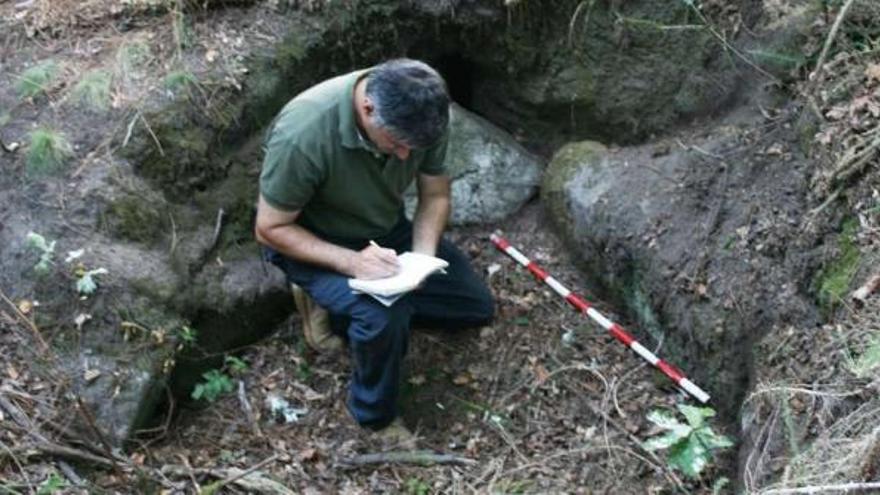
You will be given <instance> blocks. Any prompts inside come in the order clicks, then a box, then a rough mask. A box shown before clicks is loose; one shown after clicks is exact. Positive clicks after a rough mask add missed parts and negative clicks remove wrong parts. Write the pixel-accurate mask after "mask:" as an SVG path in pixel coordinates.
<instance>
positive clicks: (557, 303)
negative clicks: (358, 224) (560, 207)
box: [0, 203, 731, 493]
mask: <svg viewBox="0 0 880 495" xmlns="http://www.w3.org/2000/svg"><path fill="white" fill-rule="evenodd" d="M543 215H544V213H543V211H542V209H541V206H540V205H539V204H537V203H532V204H530V205H528V206H527V207H526V208H525V209H524V210H523V211H522V212H521V213H520V214H519V215H517V216H516V218H514V219H512V220H511V221H510V222H507V223H505V225H504V226H503V228H504V231H503V232H504V235H505V236H506V237H507V238H508V240H509V241H510V242H511V243H512V244H513V245H514V246H517V247H518V248H519V249H520V250H521V251H522V252H523V253H526V255H527V256H529V257H531V259H533V260H534V261H535V262H537V263H538V264H540V265H541V266H542V267H544V268H545V269H546V270H547V271H548V272H549V273H551V274H552V275H553V276H554V277H556V278H557V279H558V280H559V281H560V282H562V283H563V284H564V285H566V286H568V287H570V288H571V289H573V290H575V291H576V292H579V293H581V295H583V296H584V297H585V298H587V299H588V300H590V301H591V302H594V303H597V304H598V306H597V307H599V308H600V311H602V312H603V314H605V315H606V316H607V317H609V318H611V319H616V317H615V313H614V309H613V308H608V307H603V306H602V304H601V303H599V302H598V301H595V300H593V298H592V297H591V295H590V294H588V293H583V292H581V288H582V287H584V286H585V281H584V280H583V279H582V276H581V275H579V274H578V271H577V269H576V267H575V266H574V264H573V262H572V260H571V258H570V257H569V256H568V255H567V254H566V253H565V249H564V247H563V246H562V245H561V243H560V241H559V240H558V239H557V238H556V237H555V236H554V234H553V233H552V232H550V231H549V230H548V229H547V225H548V222H546V219H544V218H543ZM495 227H501V226H486V227H479V228H476V227H471V228H463V229H455V230H453V231H452V232H451V233H450V234H449V235H450V238H451V239H452V240H453V241H454V242H456V244H458V245H459V246H461V247H463V248H464V249H465V251H466V252H467V253H469V254H470V255H471V256H472V257H473V260H474V264H475V267H476V268H477V269H479V270H480V271H481V272H482V273H484V274H486V277H487V279H488V282H489V284H490V287H491V289H492V291H493V293H494V294H495V296H496V298H497V302H498V308H497V309H498V316H497V319H496V321H495V322H494V323H493V324H492V325H491V326H488V327H484V328H482V329H474V330H469V331H460V332H456V333H452V334H449V333H443V332H438V331H421V330H418V329H417V330H415V332H414V337H413V339H412V341H411V348H410V351H409V354H408V356H407V359H406V362H405V365H404V367H405V369H406V370H407V373H406V377H407V378H406V380H407V381H406V384H405V385H404V391H403V397H402V399H401V407H402V409H403V417H404V421H405V423H406V424H407V425H408V426H409V427H410V428H411V429H412V430H413V431H414V432H415V433H416V434H417V436H418V437H419V447H420V448H423V449H427V450H430V451H431V452H437V453H445V454H448V455H449V456H452V457H455V458H457V459H455V460H458V461H461V462H463V463H465V464H461V465H445V464H443V465H435V466H428V467H425V466H419V465H395V464H394V463H387V462H386V463H381V464H379V465H365V466H358V465H356V463H357V462H359V459H360V461H362V460H363V458H362V457H359V456H362V455H364V454H369V453H378V452H382V450H381V447H382V445H381V444H380V443H378V442H377V440H376V439H375V438H374V437H373V436H372V435H371V434H370V433H368V432H366V431H364V430H362V429H361V428H359V427H358V426H357V425H356V424H355V423H354V422H353V421H352V419H351V418H350V416H349V414H348V412H347V410H346V409H345V406H344V399H345V395H346V390H347V383H348V377H349V373H350V371H351V370H350V365H349V361H348V359H347V358H344V357H342V356H335V357H334V356H321V355H315V354H313V353H311V352H309V351H308V350H306V348H305V346H304V345H303V343H302V339H301V331H300V323H299V320H298V316H297V315H293V316H292V317H291V319H290V321H289V322H287V323H285V324H284V325H283V327H282V328H279V329H278V332H277V333H275V334H274V336H272V337H271V338H269V339H268V340H266V341H264V342H261V343H259V344H257V345H254V346H250V347H248V348H245V349H242V350H241V353H240V354H239V356H240V358H241V359H242V360H243V361H244V362H245V363H247V365H246V368H245V369H243V370H239V371H237V372H235V373H233V377H234V381H235V390H234V391H233V392H232V393H229V394H225V395H223V396H221V397H220V398H219V399H218V400H216V401H215V402H212V403H210V404H208V405H206V406H205V407H204V408H203V409H195V410H192V409H191V410H183V411H175V414H173V416H169V417H167V418H166V419H165V420H163V424H162V425H160V427H159V428H158V429H157V430H156V431H153V432H152V433H151V434H149V435H144V436H142V437H141V440H139V442H138V443H137V446H136V447H135V448H134V449H132V450H131V452H129V453H127V454H126V457H125V460H124V461H121V465H120V467H119V469H118V470H114V469H109V470H105V471H103V472H96V473H95V472H90V471H88V472H89V474H88V476H87V477H88V478H89V479H90V481H91V484H90V487H91V488H90V489H89V490H85V489H82V491H83V492H85V491H89V492H90V493H95V492H97V493H101V492H119V493H127V492H128V490H129V489H130V488H127V487H133V486H135V485H137V484H138V483H140V484H141V485H139V486H140V488H137V489H133V488H132V490H133V491H132V492H140V491H141V490H148V489H149V488H148V487H152V488H153V489H164V490H169V491H168V492H167V493H190V492H197V491H199V490H200V489H201V490H203V489H205V488H206V487H209V486H210V485H211V483H215V482H217V481H218V480H224V479H227V478H234V477H235V475H236V473H239V471H235V469H240V470H248V469H252V468H256V469H255V471H253V473H252V474H250V475H249V476H242V477H240V478H238V479H237V480H234V479H233V480H228V481H227V482H226V486H227V488H226V489H228V490H229V491H230V492H231V493H237V492H244V491H248V490H249V488H248V487H250V489H254V486H255V485H251V484H249V483H256V481H254V479H255V478H256V477H257V476H256V475H259V477H260V479H264V478H265V477H267V476H271V478H270V479H274V480H277V481H279V482H281V483H282V484H283V485H285V486H287V487H289V488H290V489H292V490H293V491H294V492H304V493H326V492H341V493H363V492H368V491H369V492H376V491H379V492H386V491H399V492H406V493H433V492H452V493H468V492H474V491H478V492H505V493H509V492H572V493H575V492H585V493H588V492H596V491H600V492H607V493H663V492H671V491H676V490H677V485H679V486H680V487H681V488H683V489H688V490H696V491H698V492H699V491H704V490H708V487H707V486H706V485H702V484H701V483H699V482H693V481H687V480H684V479H682V477H681V475H680V474H676V473H674V472H673V471H671V470H670V469H669V468H668V467H667V466H666V463H665V461H663V460H662V459H661V458H660V457H657V456H656V455H655V454H653V453H650V452H648V451H645V450H644V449H643V448H642V447H641V443H640V442H641V441H643V440H644V439H646V438H648V437H650V436H651V435H653V434H656V433H659V432H660V430H659V429H657V428H656V426H654V425H652V424H651V423H650V422H648V421H647V420H646V419H645V413H646V412H647V411H650V410H653V409H669V408H671V407H672V406H673V404H674V403H675V402H677V401H679V400H680V399H681V398H682V397H683V396H682V392H679V391H676V390H675V389H674V387H673V386H672V385H671V383H667V382H666V381H665V380H666V379H665V378H664V377H663V376H662V375H660V374H659V372H657V371H654V370H653V369H652V368H651V367H650V366H648V365H647V364H645V363H643V362H642V361H641V360H640V359H639V358H638V357H637V356H636V355H634V354H633V353H632V352H631V351H630V350H628V349H627V348H625V347H624V346H622V345H620V344H619V343H618V342H617V341H616V340H614V339H613V338H612V337H611V336H610V335H608V334H607V333H606V332H604V331H603V330H602V329H601V328H600V327H598V326H597V325H596V324H594V323H592V322H591V321H589V320H588V319H587V318H586V317H584V316H582V315H580V314H578V313H577V312H575V311H574V310H573V309H572V308H571V307H570V306H569V305H568V303H566V302H565V301H564V300H563V299H561V298H560V297H559V296H558V295H556V294H555V293H553V292H552V291H551V290H550V289H549V288H548V287H546V286H544V285H542V284H541V283H540V282H538V281H537V280H535V279H534V278H533V277H532V276H531V274H529V273H528V272H527V271H525V270H524V269H523V268H522V267H520V266H518V265H517V264H516V263H515V262H514V261H513V260H512V259H510V258H508V257H506V255H504V254H502V253H500V252H499V251H497V250H495V248H494V247H493V246H492V244H491V243H490V242H489V240H488V237H489V235H490V234H491V233H492V232H493V228H495ZM291 304H292V301H291ZM0 315H2V316H3V320H2V321H0V325H2V326H3V332H2V333H0V346H2V347H0V351H2V353H3V355H4V356H6V357H7V358H8V359H7V361H6V365H5V370H2V371H3V373H4V374H5V377H4V391H5V392H9V393H10V395H8V396H7V397H8V398H9V399H10V400H13V401H15V403H17V404H18V405H19V407H20V409H22V410H25V411H28V412H29V413H30V414H29V416H30V417H32V418H34V421H35V422H36V423H37V424H38V425H39V424H40V419H41V414H40V411H41V410H44V411H45V410H46V409H45V408H49V409H51V404H52V402H54V399H53V397H52V392H53V387H52V386H51V385H50V383H51V378H48V379H47V378H41V377H39V376H37V375H35V374H33V373H32V372H31V371H30V370H31V367H30V366H29V365H28V361H29V360H31V359H33V354H32V353H31V352H30V351H29V350H28V349H32V347H31V346H32V343H31V337H32V334H31V333H30V329H29V328H28V327H27V325H24V324H22V322H21V320H19V319H17V318H15V317H14V316H13V315H11V312H10V311H9V309H8V308H3V310H2V312H0ZM645 343H646V345H648V346H649V347H654V348H657V347H658V346H656V344H654V345H652V344H651V343H648V342H645ZM658 352H659V353H660V354H661V355H662V346H659V351H658ZM691 364H693V363H691ZM47 380H48V381H47ZM239 390H241V392H239ZM278 399H283V400H284V401H286V402H287V404H289V406H290V408H291V410H293V411H294V412H297V411H298V412H299V414H294V415H293V416H295V419H293V417H291V418H289V419H285V418H283V417H282V415H281V414H280V413H277V414H273V413H272V411H271V410H270V408H269V402H270V401H271V400H278ZM172 409H173V408H172ZM248 409H250V410H252V413H248V412H247V411H248ZM6 419H7V420H8V418H6ZM37 429H38V430H39V429H40V427H39V426H38V427H37ZM28 435H29V433H28V432H27V431H25V430H24V429H21V428H15V427H13V428H10V429H7V430H6V431H5V432H4V438H3V440H2V441H3V443H4V445H5V446H6V448H7V449H11V451H12V452H14V453H15V455H14V456H13V457H12V459H13V460H14V462H8V463H6V464H5V468H4V471H5V472H6V475H4V478H5V479H7V480H9V481H8V482H7V485H6V486H5V489H7V490H18V491H21V492H27V491H28V487H29V486H30V487H34V486H43V487H45V486H50V484H51V483H52V480H57V481H59V482H60V481H61V480H62V478H61V477H60V474H55V475H53V474H52V473H60V472H62V471H61V468H60V467H59V466H58V461H57V460H56V461H53V460H50V459H43V460H41V458H40V454H39V453H38V451H37V450H30V451H19V450H16V448H15V447H16V446H18V445H27V444H28V443H29V442H28V441H27V437H28ZM99 452H100V449H99ZM44 454H45V452H44ZM32 455H33V456H34V457H31V456H32ZM386 455H387V454H386ZM62 457H63V456H62ZM79 461H82V459H79ZM730 461H731V459H729V458H728V459H727V465H728V466H729V465H730ZM71 463H72V465H76V462H74V461H71ZM352 463H355V464H352ZM721 465H724V463H722V464H721ZM65 469H68V468H65ZM70 469H73V470H74V471H76V468H70ZM83 476H86V475H85V474H83ZM704 479H706V480H712V479H713V475H712V473H711V472H708V473H707V474H706V476H705V478H704ZM12 480H15V481H12ZM64 483H65V484H66V485H67V486H70V482H69V480H68V481H64ZM237 483H238V484H237ZM264 488H265V487H264ZM69 489H72V488H69ZM74 491H76V490H74ZM11 493H15V492H11Z"/></svg>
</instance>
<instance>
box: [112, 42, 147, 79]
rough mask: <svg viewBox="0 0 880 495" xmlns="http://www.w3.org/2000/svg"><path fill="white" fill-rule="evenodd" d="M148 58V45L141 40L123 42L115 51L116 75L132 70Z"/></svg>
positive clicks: (122, 74) (123, 74)
mask: <svg viewBox="0 0 880 495" xmlns="http://www.w3.org/2000/svg"><path fill="white" fill-rule="evenodd" d="M149 59H150V46H149V45H147V44H146V43H144V42H142V41H135V42H125V43H123V45H122V46H120V47H119V50H118V51H117V52H116V66H117V67H116V71H115V72H116V75H117V76H120V75H121V76H125V75H126V74H129V73H131V72H134V71H135V70H136V69H137V68H138V67H139V66H141V65H143V64H145V63H147V62H148V61H149Z"/></svg>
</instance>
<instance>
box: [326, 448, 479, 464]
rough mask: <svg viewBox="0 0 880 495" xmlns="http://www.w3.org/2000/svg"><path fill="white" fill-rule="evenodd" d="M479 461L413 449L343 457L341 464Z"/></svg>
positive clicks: (464, 462)
mask: <svg viewBox="0 0 880 495" xmlns="http://www.w3.org/2000/svg"><path fill="white" fill-rule="evenodd" d="M476 463H477V461H475V460H474V459H469V458H467V457H459V456H456V455H452V454H438V453H436V452H432V451H430V450H413V451H399V452H378V453H371V454H362V455H358V456H354V457H347V458H342V459H340V460H339V464H341V465H343V466H348V467H360V466H370V465H376V464H415V465H417V466H432V465H435V464H458V465H465V466H472V465H474V464H476Z"/></svg>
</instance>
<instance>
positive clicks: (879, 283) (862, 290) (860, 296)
mask: <svg viewBox="0 0 880 495" xmlns="http://www.w3.org/2000/svg"><path fill="white" fill-rule="evenodd" d="M878 287H880V273H875V274H874V275H872V276H871V277H870V278H868V281H867V282H865V284H864V285H862V286H861V287H859V288H858V289H856V290H855V291H853V293H852V294H851V295H850V298H851V299H852V300H853V301H857V302H859V303H864V302H865V299H867V298H868V296H870V295H871V293H873V292H874V291H876V290H877V288H878Z"/></svg>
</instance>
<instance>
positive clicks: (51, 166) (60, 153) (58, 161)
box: [27, 127, 73, 175]
mask: <svg viewBox="0 0 880 495" xmlns="http://www.w3.org/2000/svg"><path fill="white" fill-rule="evenodd" d="M30 138H31V145H30V149H29V151H28V156H27V170H28V173H30V174H31V175H41V174H45V173H50V172H54V171H56V170H58V169H60V168H61V167H62V166H63V165H64V162H65V161H66V160H67V159H68V158H70V157H71V156H73V149H72V148H71V147H70V143H68V142H67V139H65V138H64V136H63V135H62V134H61V133H58V132H55V131H53V130H52V129H49V128H46V127H42V128H39V129H37V130H35V131H33V132H31V134H30Z"/></svg>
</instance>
